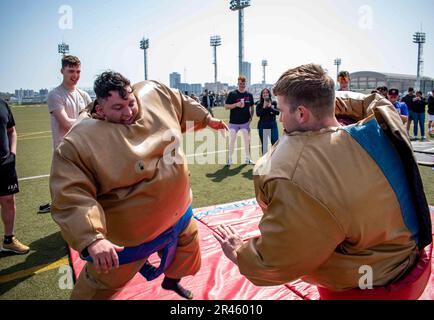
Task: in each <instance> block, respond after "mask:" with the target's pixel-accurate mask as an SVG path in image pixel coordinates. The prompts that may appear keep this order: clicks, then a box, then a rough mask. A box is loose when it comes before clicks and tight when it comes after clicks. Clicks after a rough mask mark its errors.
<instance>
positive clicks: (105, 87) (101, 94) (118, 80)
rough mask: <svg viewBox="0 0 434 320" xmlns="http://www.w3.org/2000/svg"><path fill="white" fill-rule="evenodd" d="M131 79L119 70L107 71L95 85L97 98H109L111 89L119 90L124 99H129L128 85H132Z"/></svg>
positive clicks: (99, 77) (98, 78) (97, 79)
mask: <svg viewBox="0 0 434 320" xmlns="http://www.w3.org/2000/svg"><path fill="white" fill-rule="evenodd" d="M130 85H131V83H130V80H128V79H127V78H125V77H124V76H123V75H121V74H120V73H118V72H114V71H106V72H103V73H102V74H100V75H99V76H98V77H97V78H96V80H95V83H94V85H93V90H94V91H95V94H96V97H97V98H103V99H105V98H108V97H110V96H111V94H110V91H117V92H119V95H120V96H121V97H122V98H123V99H127V94H128V93H129V92H128V91H127V88H126V87H128V86H130Z"/></svg>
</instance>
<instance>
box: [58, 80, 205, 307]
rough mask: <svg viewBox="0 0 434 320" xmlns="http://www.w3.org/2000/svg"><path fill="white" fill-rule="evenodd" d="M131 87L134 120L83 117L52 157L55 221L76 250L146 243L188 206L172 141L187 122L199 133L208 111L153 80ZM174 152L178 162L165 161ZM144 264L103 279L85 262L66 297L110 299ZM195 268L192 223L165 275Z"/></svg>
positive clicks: (181, 158)
mask: <svg viewBox="0 0 434 320" xmlns="http://www.w3.org/2000/svg"><path fill="white" fill-rule="evenodd" d="M133 90H134V95H135V96H136V98H137V100H138V104H139V113H138V116H137V119H136V121H135V123H133V124H132V125H121V124H116V123H109V122H106V121H102V120H97V119H93V118H92V117H90V116H89V114H88V113H85V114H84V115H83V114H82V116H81V121H79V122H78V123H77V124H76V125H75V126H74V127H73V128H72V129H71V131H70V132H69V133H68V134H67V135H66V136H65V138H64V139H63V142H62V143H61V144H60V145H59V147H58V148H57V150H56V151H55V153H54V156H53V163H52V169H51V177H50V189H51V195H52V209H51V210H52V216H53V219H54V220H55V221H56V223H58V224H59V226H60V228H61V231H62V235H63V237H64V238H65V240H66V241H67V242H68V244H69V245H70V246H71V247H72V248H74V249H75V250H77V251H78V252H82V251H83V249H85V248H87V247H88V246H89V245H90V244H91V243H92V242H94V241H95V240H97V239H103V238H106V239H108V240H110V241H111V242H113V243H114V244H116V245H120V246H126V247H129V246H137V245H139V244H142V243H145V242H148V241H151V240H153V239H154V238H156V237H157V236H158V235H160V234H161V233H162V232H164V231H165V230H167V229H168V228H169V227H171V226H173V225H174V224H175V223H176V222H177V221H178V220H179V219H180V217H181V216H182V215H183V214H184V212H185V211H186V209H187V208H188V207H189V205H190V204H191V202H192V196H191V191H190V186H189V178H188V175H189V172H188V169H187V161H186V158H185V155H184V154H183V152H182V150H181V149H180V148H179V146H178V147H177V142H179V140H176V139H181V133H183V132H185V130H186V126H187V122H188V121H193V122H194V128H195V129H196V130H198V129H202V128H205V127H206V126H207V124H208V121H209V119H210V118H211V117H210V115H209V113H208V111H207V110H206V109H205V108H203V107H202V106H200V104H199V103H197V102H196V101H194V100H192V99H190V98H188V97H186V96H184V95H182V94H180V93H179V91H174V90H171V89H169V88H168V87H166V86H164V85H163V84H161V83H158V82H154V81H148V82H143V83H139V84H136V85H135V86H134V87H133ZM174 136H176V139H174ZM175 151H176V152H178V155H177V157H178V158H177V159H178V161H176V162H175V163H173V161H172V163H171V162H170V161H167V159H169V160H170V159H173V158H174V157H173V155H176V153H175ZM144 262H145V260H141V261H137V262H135V263H131V264H127V265H122V266H120V267H119V269H115V270H112V271H111V272H110V273H108V274H97V273H96V272H95V270H94V268H93V265H92V264H91V263H87V264H86V267H85V269H84V270H83V272H81V274H80V276H79V278H78V281H77V283H76V285H75V288H74V290H73V293H72V295H71V298H72V299H107V298H110V297H112V296H113V295H114V294H115V293H116V292H117V291H118V290H119V289H120V288H122V287H123V286H125V284H126V283H127V282H128V281H129V280H131V279H132V278H133V277H134V275H135V274H136V273H137V272H138V271H139V270H140V268H141V267H142V266H143V264H144ZM200 263H201V258H200V248H199V241H198V234H197V226H196V222H195V221H194V219H191V221H190V223H189V225H188V227H187V228H186V229H185V230H184V232H183V233H182V234H181V235H180V238H179V243H178V247H177V251H176V257H175V260H174V261H173V263H172V265H171V266H170V267H169V269H168V270H166V272H165V274H166V276H168V277H170V278H177V279H180V278H182V277H185V276H188V275H194V274H195V273H196V272H197V271H198V270H199V268H200Z"/></svg>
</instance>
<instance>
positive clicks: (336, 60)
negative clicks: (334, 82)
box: [335, 58, 342, 79]
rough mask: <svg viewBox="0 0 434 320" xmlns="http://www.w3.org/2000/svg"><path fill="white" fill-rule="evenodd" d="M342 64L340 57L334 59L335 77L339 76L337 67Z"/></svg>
mask: <svg viewBox="0 0 434 320" xmlns="http://www.w3.org/2000/svg"><path fill="white" fill-rule="evenodd" d="M341 64H342V59H341V58H336V59H335V66H336V79H337V78H338V76H339V67H340V65H341Z"/></svg>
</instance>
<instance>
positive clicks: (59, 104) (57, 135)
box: [39, 55, 92, 213]
mask: <svg viewBox="0 0 434 320" xmlns="http://www.w3.org/2000/svg"><path fill="white" fill-rule="evenodd" d="M60 73H61V74H62V77H63V81H62V83H61V84H60V85H59V86H58V87H56V88H54V89H53V90H51V91H50V92H49V93H48V111H49V112H50V120H51V136H52V139H53V149H56V148H57V146H58V145H59V143H60V142H61V141H62V139H63V137H64V136H65V134H66V133H67V132H68V131H69V129H71V127H72V125H73V124H74V123H75V121H76V120H77V118H78V115H79V113H80V111H81V110H83V109H84V108H85V107H86V106H87V105H88V104H90V103H91V102H92V100H91V99H90V97H89V94H87V93H86V92H85V91H83V90H80V89H78V88H77V83H78V81H79V80H80V76H81V61H80V59H79V58H77V57H75V56H70V55H68V56H64V57H63V58H62V68H61V70H60ZM50 210H51V209H50V204H49V203H47V204H43V205H41V206H40V207H39V213H47V212H50Z"/></svg>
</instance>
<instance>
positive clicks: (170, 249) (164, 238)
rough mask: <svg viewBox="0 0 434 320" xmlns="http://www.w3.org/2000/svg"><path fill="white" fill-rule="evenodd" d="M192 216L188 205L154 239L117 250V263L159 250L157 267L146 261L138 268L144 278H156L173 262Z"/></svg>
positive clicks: (89, 260)
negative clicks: (174, 220)
mask: <svg viewBox="0 0 434 320" xmlns="http://www.w3.org/2000/svg"><path fill="white" fill-rule="evenodd" d="M192 217H193V208H192V206H191V205H190V206H189V207H188V209H187V211H186V212H185V213H184V215H183V216H182V217H181V219H179V221H178V222H177V223H176V224H175V225H174V226H172V227H170V228H169V229H167V230H166V231H164V232H163V233H162V234H160V235H159V236H158V237H157V238H155V239H154V240H152V241H149V242H146V243H143V244H141V245H138V246H135V247H126V248H125V249H124V250H123V251H121V252H118V256H119V264H120V265H123V264H128V263H131V262H134V261H138V260H142V259H144V258H146V257H149V256H150V255H151V254H153V253H155V252H161V262H160V266H159V267H158V268H156V267H154V266H153V265H152V264H150V263H149V262H148V261H146V263H145V264H144V265H143V267H142V269H140V274H141V275H142V276H143V277H145V278H146V280H148V281H151V280H154V279H156V278H158V277H159V276H160V275H161V274H162V273H164V271H165V270H166V269H167V268H168V267H169V266H170V265H171V263H172V262H173V259H174V258H175V253H176V247H177V245H178V237H179V235H180V234H181V232H182V231H183V230H184V229H185V228H186V227H187V225H188V223H189V222H190V220H191V218H192ZM81 258H82V259H84V260H86V261H88V262H93V261H92V258H91V257H90V256H88V257H85V258H84V257H81Z"/></svg>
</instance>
